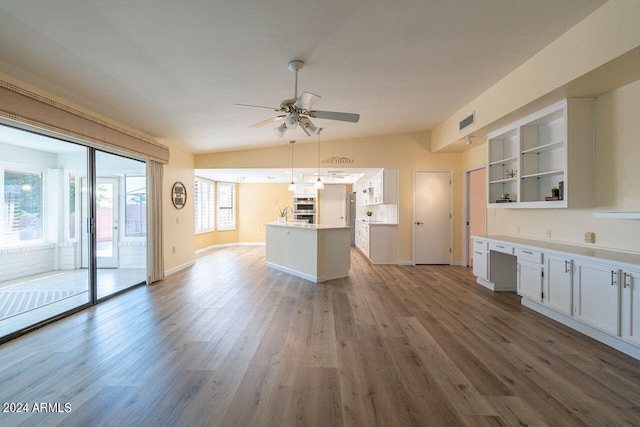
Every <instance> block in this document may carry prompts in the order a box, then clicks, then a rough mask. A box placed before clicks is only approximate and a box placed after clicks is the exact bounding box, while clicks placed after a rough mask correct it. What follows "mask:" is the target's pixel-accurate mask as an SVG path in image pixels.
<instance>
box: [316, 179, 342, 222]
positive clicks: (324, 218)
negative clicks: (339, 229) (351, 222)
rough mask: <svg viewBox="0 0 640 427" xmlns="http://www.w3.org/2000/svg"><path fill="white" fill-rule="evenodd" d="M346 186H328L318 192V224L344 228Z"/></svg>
mask: <svg viewBox="0 0 640 427" xmlns="http://www.w3.org/2000/svg"><path fill="white" fill-rule="evenodd" d="M346 194H347V186H346V185H341V184H328V185H325V186H324V189H323V190H321V191H320V224H323V225H334V226H344V225H346V224H347V223H346V221H347V218H346V215H347V214H346V199H345V195H346Z"/></svg>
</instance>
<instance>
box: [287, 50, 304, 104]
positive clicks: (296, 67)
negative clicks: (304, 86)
mask: <svg viewBox="0 0 640 427" xmlns="http://www.w3.org/2000/svg"><path fill="white" fill-rule="evenodd" d="M303 66H304V62H302V61H300V60H299V59H294V60H293V61H291V62H289V70H291V72H293V73H295V74H296V79H295V80H296V83H295V86H294V89H293V99H298V71H300V70H302V67H303Z"/></svg>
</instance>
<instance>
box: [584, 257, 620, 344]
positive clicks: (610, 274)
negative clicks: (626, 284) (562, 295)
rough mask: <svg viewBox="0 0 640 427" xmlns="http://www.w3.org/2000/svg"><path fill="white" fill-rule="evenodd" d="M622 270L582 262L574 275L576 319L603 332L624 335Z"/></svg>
mask: <svg viewBox="0 0 640 427" xmlns="http://www.w3.org/2000/svg"><path fill="white" fill-rule="evenodd" d="M619 273H620V271H619V270H618V269H617V268H612V267H610V266H607V265H603V264H596V263H590V262H587V261H581V260H578V261H576V263H575V276H574V284H575V289H574V305H575V306H574V313H573V314H574V316H575V317H576V318H577V319H579V320H581V321H583V322H585V323H587V324H589V325H592V326H594V327H596V328H598V329H600V330H603V331H605V332H609V333H610V334H613V335H620V287H619V283H618V276H619Z"/></svg>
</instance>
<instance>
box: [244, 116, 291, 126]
mask: <svg viewBox="0 0 640 427" xmlns="http://www.w3.org/2000/svg"><path fill="white" fill-rule="evenodd" d="M285 117H287V116H286V115H284V114H283V115H281V116H275V117H271V118H270V119H267V120H263V121H261V122H259V123H256V124H255V125H251V126H249V127H250V128H258V127H260V126H264V125H268V124H269V123H273V122H277V121H279V120H282V119H284V118H285Z"/></svg>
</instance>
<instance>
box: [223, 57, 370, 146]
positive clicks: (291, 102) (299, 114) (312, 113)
mask: <svg viewBox="0 0 640 427" xmlns="http://www.w3.org/2000/svg"><path fill="white" fill-rule="evenodd" d="M303 66H304V62H302V61H300V60H297V59H296V60H293V61H291V62H289V70H291V72H293V73H295V84H294V94H293V95H294V96H293V98H291V99H285V100H284V101H282V102H281V103H280V107H279V108H271V107H263V106H259V105H249V104H236V105H237V106H240V107H250V108H267V109H270V110H271V109H272V110H274V111H276V112H278V113H281V114H280V115H278V116H276V117H272V118H270V119H267V120H264V121H261V122H259V123H256V124H254V125H251V126H249V127H251V128H254V127H260V126H264V125H266V124H268V123H273V122H277V121H279V120H283V119H284V123H282V124H280V125H279V126H278V127H276V128H275V129H274V130H273V131H274V132H275V134H276V135H278V136H279V137H281V138H282V137H283V136H284V134H285V133H286V132H287V130H289V129H295V128H296V127H297V126H298V125H300V127H301V128H302V130H303V131H304V133H306V134H307V136H312V135H317V133H318V128H317V127H316V126H315V125H314V124H313V123H312V122H311V120H309V117H313V118H318V119H326V120H338V121H342V122H350V123H358V121H359V120H360V114H354V113H339V112H336V111H317V110H312V109H311V107H313V105H314V104H315V103H316V102H318V101H319V100H320V99H321V97H320V96H318V95H315V94H313V93H311V92H302V94H301V95H300V96H298V71H300V70H301V69H302V67H303Z"/></svg>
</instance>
